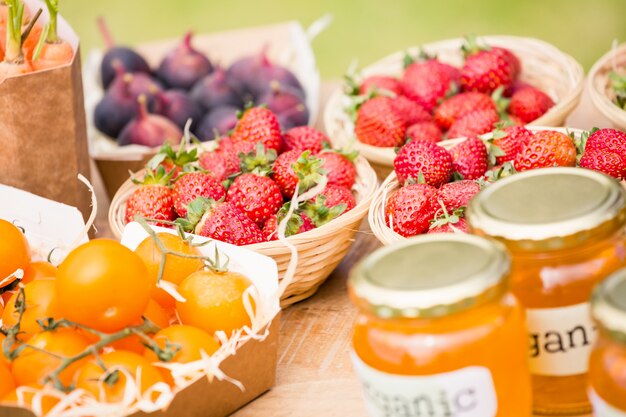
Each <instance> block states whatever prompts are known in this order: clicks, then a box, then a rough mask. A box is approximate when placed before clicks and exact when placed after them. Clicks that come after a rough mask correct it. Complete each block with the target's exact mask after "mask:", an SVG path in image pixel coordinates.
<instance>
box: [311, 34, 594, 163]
mask: <svg viewBox="0 0 626 417" xmlns="http://www.w3.org/2000/svg"><path fill="white" fill-rule="evenodd" d="M478 39H479V40H483V41H486V42H488V43H493V44H496V45H500V46H507V44H510V43H517V44H532V45H533V46H537V47H538V48H542V49H546V50H549V52H550V54H555V55H554V56H558V58H559V59H558V60H559V61H560V62H561V63H562V64H565V65H562V67H565V66H567V71H568V73H569V75H570V77H568V80H567V81H569V83H570V86H571V89H570V90H569V91H568V93H566V94H565V95H564V96H563V97H562V98H561V99H560V100H559V101H558V102H556V103H555V105H554V106H553V107H552V108H550V109H549V110H548V111H547V112H546V113H545V114H544V115H543V116H541V117H540V118H538V119H536V120H534V121H533V122H531V123H530V125H536V126H548V125H550V124H561V123H562V121H563V120H565V118H566V117H567V115H568V114H569V113H571V112H572V111H573V110H574V108H575V107H576V106H577V105H578V103H579V101H580V99H581V97H582V92H583V89H584V87H585V82H584V81H585V80H584V78H585V77H584V69H583V67H582V65H581V64H580V63H579V62H578V61H577V60H576V59H575V58H574V57H572V56H571V55H569V54H568V53H566V52H564V51H562V50H560V49H559V48H557V47H556V46H555V45H553V44H551V43H549V42H546V41H544V40H541V39H537V38H533V37H524V36H514V35H485V36H479V37H478ZM463 41H464V38H461V37H457V38H450V39H445V40H439V41H434V42H429V43H425V44H423V45H422V46H421V47H422V48H426V49H431V50H435V49H437V48H444V47H450V45H455V44H459V43H461V42H463ZM419 48H420V46H411V47H408V48H406V49H405V50H401V51H396V52H393V53H391V54H388V55H386V56H384V57H382V58H380V59H378V60H376V61H374V62H372V63H370V64H368V65H367V66H365V67H363V69H362V72H363V73H367V71H368V69H371V68H373V67H378V66H380V65H382V64H384V63H386V62H398V61H401V59H402V57H403V56H404V53H405V51H409V52H416V51H419ZM545 55H548V51H546V53H545ZM552 60H553V61H556V60H557V59H555V58H553V59H552ZM344 97H345V94H344V92H343V86H342V85H339V86H338V87H337V88H335V90H334V91H333V92H332V93H331V95H330V97H329V99H328V101H327V102H326V106H325V109H324V113H323V121H324V128H325V129H326V131H327V132H333V131H341V132H342V134H341V136H343V137H342V138H340V141H345V142H346V143H339V142H336V141H337V139H336V138H335V139H334V141H333V142H335V144H336V145H342V146H344V145H352V146H353V147H354V148H355V149H358V150H359V151H360V152H361V154H362V155H363V156H365V157H366V158H367V159H368V160H370V161H371V162H372V163H375V164H380V165H384V166H391V165H392V162H393V158H394V157H395V153H394V151H393V150H394V148H393V147H376V146H372V145H368V144H364V143H361V142H359V141H358V140H357V139H356V138H355V136H354V132H353V131H352V130H351V129H348V128H346V127H345V126H342V127H341V128H340V129H335V127H336V125H337V124H339V123H341V120H338V119H337V118H336V115H337V114H338V112H339V111H341V112H342V113H343V110H342V107H343V105H342V101H343V98H344ZM334 136H335V135H331V140H333V138H334ZM454 139H458V138H454Z"/></svg>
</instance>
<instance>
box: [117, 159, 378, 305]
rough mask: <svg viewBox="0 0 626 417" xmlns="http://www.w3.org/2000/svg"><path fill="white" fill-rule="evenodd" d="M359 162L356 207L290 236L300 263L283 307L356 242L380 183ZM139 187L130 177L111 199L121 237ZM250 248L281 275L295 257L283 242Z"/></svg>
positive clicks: (311, 287) (309, 289)
mask: <svg viewBox="0 0 626 417" xmlns="http://www.w3.org/2000/svg"><path fill="white" fill-rule="evenodd" d="M355 165H356V169H357V178H356V183H355V185H354V188H353V190H354V191H355V194H356V200H357V205H356V207H355V208H353V209H352V210H350V211H348V212H347V213H345V214H343V215H341V216H340V217H338V218H337V219H335V220H333V221H331V222H330V223H328V224H325V225H324V226H322V227H319V228H317V229H313V230H311V231H308V232H306V233H302V234H298V235H294V236H290V237H289V238H288V239H289V240H290V241H291V242H292V243H293V244H294V245H295V246H296V248H297V249H298V266H297V269H296V274H295V277H294V279H293V281H292V283H291V284H290V285H289V286H288V287H287V289H286V290H285V292H284V294H283V296H282V298H281V304H282V306H283V307H286V306H288V305H291V304H293V303H295V302H298V301H301V300H304V299H305V298H308V297H310V296H311V295H313V294H314V293H315V291H317V289H318V288H319V286H320V285H321V284H322V283H323V282H324V281H325V280H326V278H327V277H328V276H329V275H330V273H331V272H332V271H333V270H334V269H335V267H336V266H337V265H338V264H339V263H340V262H341V260H342V259H343V258H344V257H345V256H346V254H347V253H348V250H349V249H350V246H352V242H354V234H355V233H356V232H357V230H358V229H359V226H360V224H361V221H362V220H363V218H364V217H365V214H366V212H367V210H368V208H369V206H370V203H371V201H372V198H373V196H374V192H375V191H376V186H377V185H378V181H377V178H376V173H375V172H374V170H373V169H372V167H371V166H370V164H369V163H368V162H367V160H366V159H365V158H363V157H362V156H360V157H359V158H357V160H356V162H355ZM136 187H137V186H136V185H135V184H133V183H132V181H130V180H128V181H126V182H125V183H124V184H123V185H122V186H121V187H120V189H119V190H118V191H117V193H116V194H115V196H114V197H113V199H112V201H111V207H110V208H109V225H110V226H111V230H112V231H113V234H115V236H117V237H118V238H119V237H120V236H121V235H122V231H123V230H124V212H125V209H126V201H127V200H128V198H129V196H130V195H131V194H132V193H133V191H134V190H135V189H136ZM247 248H248V249H253V250H256V251H258V252H259V253H262V254H263V255H267V256H271V257H272V258H274V260H275V261H276V263H277V264H278V275H279V278H280V279H282V277H283V275H284V273H285V271H286V269H287V265H288V263H289V260H290V259H291V253H290V251H289V249H288V248H287V247H285V246H284V245H283V244H282V243H280V242H264V243H257V244H254V245H249V246H247Z"/></svg>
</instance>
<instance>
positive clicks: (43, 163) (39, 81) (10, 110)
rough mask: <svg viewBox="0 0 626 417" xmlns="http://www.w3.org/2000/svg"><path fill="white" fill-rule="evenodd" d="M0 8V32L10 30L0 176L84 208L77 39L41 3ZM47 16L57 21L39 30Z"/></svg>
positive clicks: (1, 105)
mask: <svg viewBox="0 0 626 417" xmlns="http://www.w3.org/2000/svg"><path fill="white" fill-rule="evenodd" d="M48 1H49V2H50V3H56V1H54V0H48ZM2 9H4V10H2ZM39 10H41V14H40V15H39V17H38V18H37V19H35V17H36V16H37V12H38V11H39ZM0 11H1V14H3V15H6V16H11V17H12V19H7V21H6V22H3V21H2V20H0V33H2V34H3V35H4V33H5V29H6V32H7V33H8V36H6V37H5V36H2V37H0V44H2V45H1V47H0V149H1V150H2V151H1V152H0V178H2V180H1V181H2V183H4V184H8V185H11V186H14V187H18V188H21V189H24V190H28V191H30V192H33V193H36V194H38V195H41V196H44V197H46V198H50V199H53V200H56V201H62V202H64V203H66V204H70V205H72V206H75V207H78V208H79V209H80V210H81V211H82V212H83V213H87V212H89V192H88V191H87V189H86V188H85V186H84V185H83V184H81V183H80V182H79V181H76V175H77V174H78V173H81V174H83V175H84V176H86V177H88V176H89V158H88V152H87V131H86V125H85V109H84V106H83V86H82V80H81V60H80V51H79V40H78V37H77V36H76V34H75V33H74V31H73V30H72V28H71V27H70V26H69V25H68V24H67V23H66V22H65V21H64V20H63V19H62V18H61V16H56V15H55V13H52V16H51V15H50V13H49V11H48V7H47V6H46V4H45V3H44V2H43V1H38V0H25V1H23V2H22V1H21V0H20V1H18V0H10V1H6V2H2V3H0ZM51 18H52V21H56V24H54V25H52V24H51V25H50V28H51V29H50V30H48V31H47V33H43V29H44V27H46V26H45V25H46V24H48V23H51ZM55 19H56V20H55ZM9 21H11V23H12V24H11V28H10V29H11V30H9V27H8V26H9V25H8V23H9ZM31 22H34V23H33V25H32V29H31V30H30V32H28V33H29V34H28V36H26V37H25V41H24V42H22V41H21V38H22V35H23V34H25V33H27V30H28V29H29V26H30V24H31ZM53 27H54V28H55V29H54V30H53V29H52V28H53ZM42 36H43V38H44V42H43V43H42V47H41V49H40V51H39V54H38V55H37V56H36V57H35V53H36V49H37V48H36V46H37V44H38V42H39V39H40V38H41V37H42ZM50 39H56V40H51V41H49V40H50ZM35 58H36V59H35Z"/></svg>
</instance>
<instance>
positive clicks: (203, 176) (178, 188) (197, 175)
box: [173, 171, 226, 217]
mask: <svg viewBox="0 0 626 417" xmlns="http://www.w3.org/2000/svg"><path fill="white" fill-rule="evenodd" d="M225 195H226V189H225V188H224V186H223V185H222V183H221V182H220V180H218V179H217V178H215V176H213V174H211V173H209V172H204V171H195V172H188V173H185V174H183V175H181V176H179V177H178V179H177V180H176V182H175V183H174V193H173V198H174V209H175V210H176V213H178V215H179V216H180V217H185V216H186V215H187V204H189V203H191V202H192V201H193V200H195V199H196V198H197V197H206V198H212V199H214V200H220V199H222V198H223V197H224V196H225Z"/></svg>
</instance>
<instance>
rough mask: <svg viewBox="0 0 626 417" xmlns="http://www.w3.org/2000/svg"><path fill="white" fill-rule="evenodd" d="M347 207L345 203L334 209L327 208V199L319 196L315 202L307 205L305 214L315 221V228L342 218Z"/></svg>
mask: <svg viewBox="0 0 626 417" xmlns="http://www.w3.org/2000/svg"><path fill="white" fill-rule="evenodd" d="M346 208H347V206H346V205H345V204H343V203H341V204H337V205H336V206H334V207H330V208H329V207H326V197H325V196H323V195H318V196H317V197H315V202H313V203H306V204H305V206H304V213H305V214H306V215H307V216H308V217H309V218H310V219H311V221H313V224H314V225H315V227H320V226H323V225H325V224H326V223H328V222H330V221H331V220H334V219H336V218H337V217H339V216H341V215H342V214H343V212H344V211H346Z"/></svg>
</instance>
